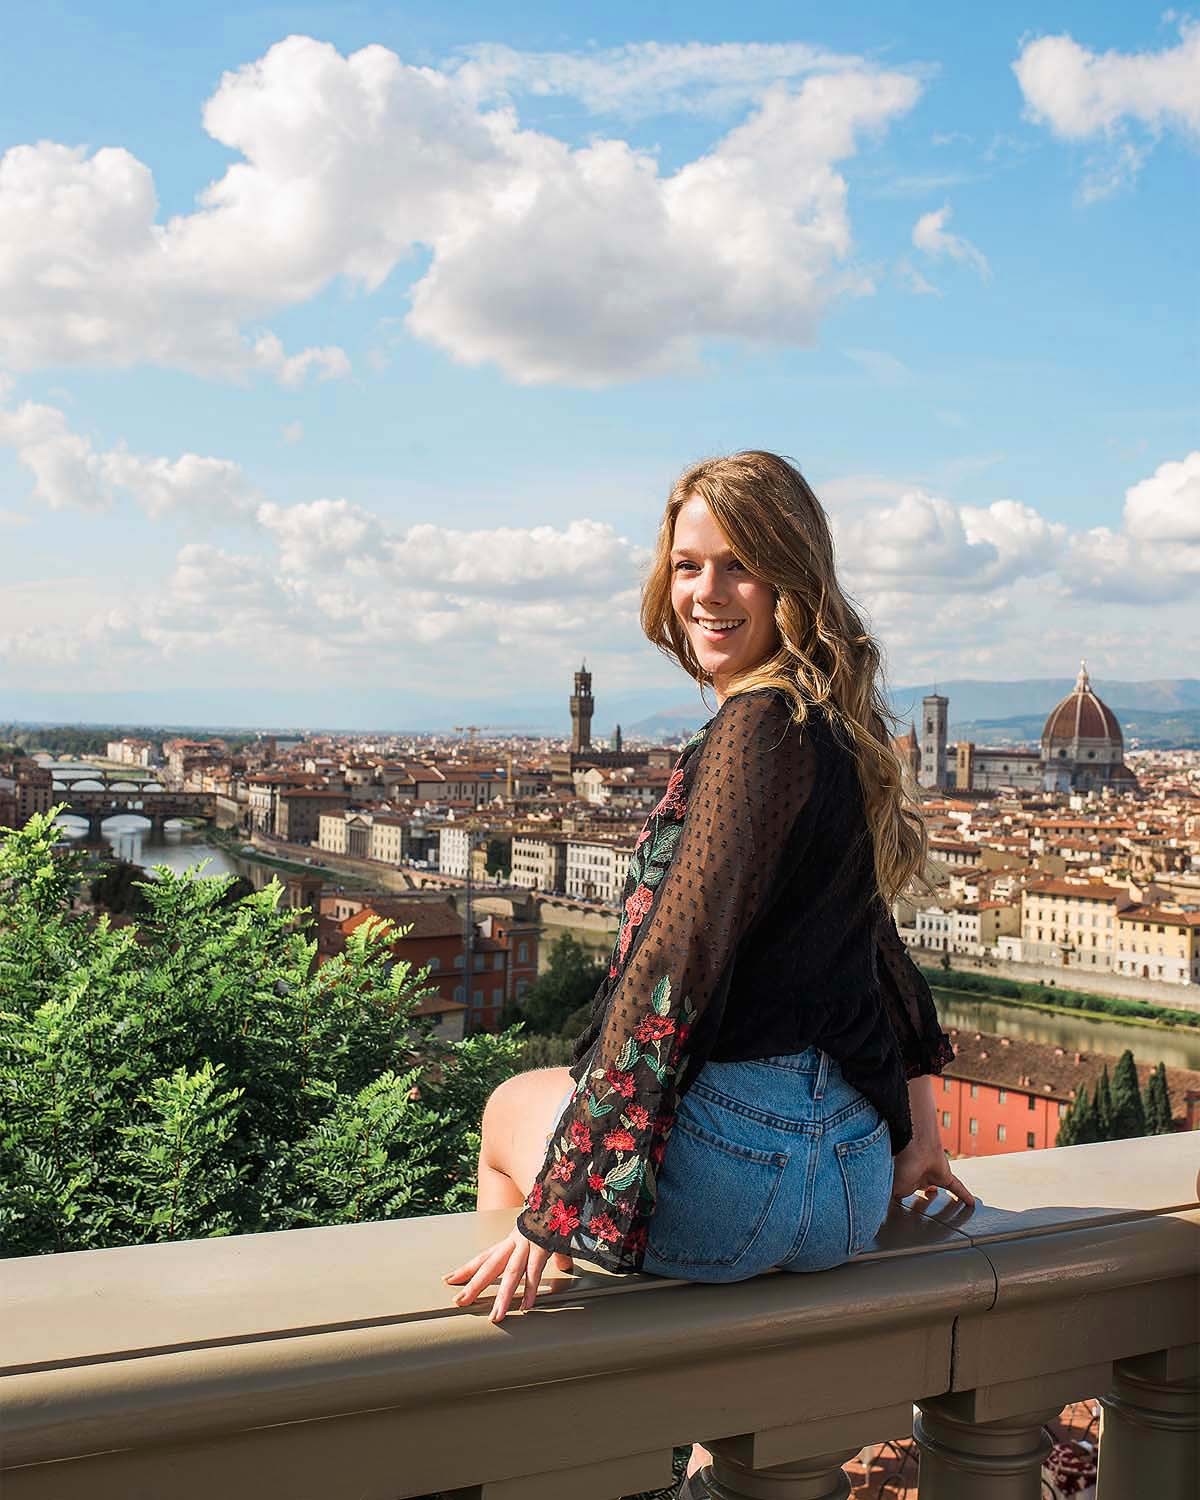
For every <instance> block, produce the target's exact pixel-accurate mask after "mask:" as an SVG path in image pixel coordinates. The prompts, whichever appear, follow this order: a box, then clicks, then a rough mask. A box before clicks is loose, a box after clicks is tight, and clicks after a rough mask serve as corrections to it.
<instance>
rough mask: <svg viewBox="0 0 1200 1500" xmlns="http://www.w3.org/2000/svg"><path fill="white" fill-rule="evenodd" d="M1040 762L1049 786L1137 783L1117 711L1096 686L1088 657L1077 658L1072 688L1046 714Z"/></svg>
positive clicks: (1087, 787) (1052, 788)
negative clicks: (1080, 659) (1098, 691)
mask: <svg viewBox="0 0 1200 1500" xmlns="http://www.w3.org/2000/svg"><path fill="white" fill-rule="evenodd" d="M1042 767H1043V771H1044V778H1045V779H1044V786H1045V789H1046V790H1047V791H1062V792H1066V791H1088V790H1090V789H1091V788H1093V787H1100V786H1116V785H1123V784H1136V777H1135V776H1134V774H1133V772H1132V771H1130V769H1129V767H1128V766H1127V765H1126V764H1125V741H1124V738H1123V737H1122V734H1121V726H1120V724H1118V723H1117V716H1116V714H1114V713H1113V711H1112V709H1111V708H1109V706H1108V704H1107V703H1104V702H1102V701H1101V700H1100V699H1099V698H1098V697H1097V696H1096V694H1095V692H1094V691H1093V689H1092V685H1091V683H1090V682H1089V681H1088V674H1087V663H1086V662H1080V664H1079V676H1078V677H1077V678H1076V679H1075V687H1074V690H1073V691H1072V692H1070V693H1068V695H1067V696H1066V697H1065V698H1064V699H1063V700H1062V702H1061V703H1059V704H1058V705H1057V707H1055V708H1054V709H1052V710H1051V713H1050V716H1049V718H1048V719H1047V720H1046V725H1045V728H1044V729H1043V730H1042Z"/></svg>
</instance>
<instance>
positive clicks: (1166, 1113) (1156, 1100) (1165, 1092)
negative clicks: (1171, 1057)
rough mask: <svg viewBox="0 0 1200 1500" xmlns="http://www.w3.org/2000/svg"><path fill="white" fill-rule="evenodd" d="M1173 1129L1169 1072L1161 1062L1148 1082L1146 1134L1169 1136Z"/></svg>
mask: <svg viewBox="0 0 1200 1500" xmlns="http://www.w3.org/2000/svg"><path fill="white" fill-rule="evenodd" d="M1173 1128H1174V1127H1173V1125H1172V1123H1171V1093H1170V1090H1169V1089H1168V1088H1167V1070H1166V1067H1165V1066H1164V1065H1163V1064H1162V1063H1161V1062H1160V1063H1159V1065H1158V1067H1157V1068H1155V1070H1154V1072H1153V1073H1151V1075H1150V1077H1149V1078H1148V1079H1147V1080H1146V1134H1147V1135H1169V1134H1170V1133H1171V1131H1172V1129H1173Z"/></svg>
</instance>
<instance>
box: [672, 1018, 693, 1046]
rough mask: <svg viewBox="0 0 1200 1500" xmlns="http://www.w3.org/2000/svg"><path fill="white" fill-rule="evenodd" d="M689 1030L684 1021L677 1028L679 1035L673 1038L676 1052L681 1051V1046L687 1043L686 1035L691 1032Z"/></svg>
mask: <svg viewBox="0 0 1200 1500" xmlns="http://www.w3.org/2000/svg"><path fill="white" fill-rule="evenodd" d="M691 1029H692V1028H691V1027H690V1026H689V1025H688V1024H687V1022H686V1021H685V1022H684V1023H683V1025H682V1026H681V1027H680V1028H679V1035H678V1036H677V1037H676V1038H675V1047H676V1050H677V1051H682V1049H683V1045H684V1043H685V1042H686V1041H687V1039H688V1034H689V1032H690V1031H691Z"/></svg>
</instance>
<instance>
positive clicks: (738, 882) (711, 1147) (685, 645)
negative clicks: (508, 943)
mask: <svg viewBox="0 0 1200 1500" xmlns="http://www.w3.org/2000/svg"><path fill="white" fill-rule="evenodd" d="M642 626H643V629H644V630H645V633H646V635H647V636H648V637H649V639H650V640H651V641H652V642H653V643H654V644H655V645H656V646H658V647H659V648H660V649H661V650H662V651H664V652H665V653H666V654H667V655H669V656H671V657H672V658H673V659H674V660H676V661H678V662H679V664H680V665H681V666H682V667H683V668H684V670H685V671H686V672H688V673H689V675H690V676H692V677H693V678H695V679H696V680H697V681H698V682H700V683H701V685H702V688H703V686H704V685H706V684H711V685H712V687H713V688H714V690H715V694H716V698H717V703H718V711H717V713H716V714H715V715H714V717H713V718H711V719H710V720H709V721H708V723H707V724H706V725H705V726H704V727H703V728H702V729H701V730H699V731H698V732H697V733H696V734H695V735H693V736H692V738H691V739H690V740H689V741H688V743H687V744H686V745H685V746H684V748H683V751H682V754H681V755H680V757H679V760H678V762H677V764H676V766H675V769H674V770H673V772H672V773H671V777H670V780H669V782H668V785H667V789H666V794H665V795H664V797H663V799H662V801H661V802H660V803H659V804H658V806H657V807H656V808H655V809H654V811H653V812H652V813H651V815H650V817H649V819H648V820H647V822H646V825H645V827H644V828H643V829H642V831H641V833H640V834H639V836H638V840H637V848H636V849H635V852H634V856H633V859H632V861H631V864H630V871H629V877H628V881H627V884H626V888H625V901H624V914H623V916H622V920H621V926H620V930H619V932H618V935H617V941H616V944H615V946H614V950H613V955H612V962H611V964H610V968H609V972H608V976H607V978H606V979H605V981H604V983H603V984H602V985H601V987H600V989H599V991H598V992H597V995H596V997H595V1000H594V1002H593V1007H592V1020H591V1024H590V1025H589V1027H588V1028H587V1030H586V1031H585V1032H584V1034H583V1035H582V1036H581V1037H580V1038H579V1039H578V1041H577V1042H576V1044H575V1049H574V1059H575V1061H574V1064H573V1065H572V1067H571V1068H570V1069H569V1070H568V1069H566V1068H545V1069H538V1070H536V1071H533V1072H529V1073H523V1074H519V1075H517V1076H516V1077H514V1078H511V1079H509V1080H508V1081H507V1082H506V1083H504V1084H502V1085H501V1086H500V1088H498V1089H497V1090H496V1091H495V1093H494V1094H493V1095H492V1097H491V1099H490V1100H489V1101H488V1105H487V1108H486V1110H485V1112H484V1119H483V1147H482V1150H481V1153H480V1163H479V1200H478V1202H479V1207H480V1208H481V1209H482V1208H496V1207H500V1206H511V1207H514V1208H517V1207H520V1208H521V1209H522V1211H521V1213H520V1215H519V1216H518V1218H517V1222H516V1225H515V1226H514V1228H513V1230H512V1232H511V1233H510V1234H509V1235H507V1236H506V1237H505V1238H504V1239H503V1240H501V1241H500V1242H499V1243H498V1244H496V1245H494V1246H492V1247H491V1248H490V1249H488V1250H485V1251H483V1252H482V1253H480V1254H479V1255H476V1256H475V1257H473V1258H472V1259H471V1260H469V1261H467V1262H466V1263H465V1264H464V1265H462V1266H460V1267H458V1269H457V1270H455V1271H453V1272H451V1273H450V1274H449V1275H448V1276H447V1277H446V1280H447V1281H448V1282H451V1283H462V1282H465V1283H466V1285H465V1286H464V1289H463V1291H462V1292H460V1293H459V1295H458V1296H457V1297H456V1299H455V1300H456V1302H457V1303H458V1304H459V1305H460V1306H461V1305H465V1304H467V1303H470V1302H472V1301H474V1300H475V1298H476V1297H477V1296H478V1295H479V1293H480V1292H481V1291H483V1290H484V1288H486V1287H488V1286H490V1285H491V1284H492V1283H493V1282H495V1281H497V1280H498V1281H499V1289H498V1292H497V1294H496V1297H495V1301H494V1303H493V1307H492V1312H491V1318H492V1321H493V1322H500V1321H501V1320H502V1319H503V1318H504V1316H505V1315H506V1313H507V1311H508V1309H509V1307H510V1305H511V1304H512V1301H513V1298H514V1296H515V1294H516V1290H517V1287H518V1285H519V1284H520V1283H521V1282H522V1281H524V1287H525V1290H524V1295H523V1298H522V1301H521V1307H522V1309H523V1310H524V1309H528V1308H529V1307H531V1306H532V1305H533V1303H534V1300H535V1298H536V1296H537V1291H538V1283H539V1279H540V1276H541V1273H542V1271H543V1269H544V1267H545V1266H546V1264H547V1262H548V1261H549V1260H550V1258H551V1256H554V1258H555V1260H554V1264H555V1266H556V1267H557V1268H558V1269H563V1270H565V1269H569V1268H570V1267H571V1265H572V1257H573V1256H575V1255H578V1256H579V1257H581V1258H582V1259H584V1260H586V1261H589V1262H591V1263H593V1264H596V1265H600V1266H603V1267H605V1268H607V1269H608V1270H610V1271H614V1272H618V1273H627V1272H632V1271H643V1272H651V1273H654V1274H658V1275H664V1276H673V1277H680V1278H683V1279H686V1280H695V1281H736V1280H742V1279H744V1278H746V1277H749V1276H754V1275H758V1274H761V1273H762V1272H763V1271H765V1270H767V1269H770V1268H771V1267H774V1266H778V1267H780V1268H781V1269H783V1270H787V1271H807V1270H821V1269H825V1268H827V1267H829V1266H833V1265H837V1264H839V1263H840V1262H841V1261H844V1260H847V1259H848V1258H849V1257H850V1256H852V1255H853V1254H855V1253H857V1251H858V1250H860V1249H861V1248H862V1247H863V1246H864V1245H865V1244H866V1243H867V1242H868V1241H869V1240H870V1239H871V1237H872V1236H873V1235H874V1233H875V1231H876V1230H877V1229H878V1227H879V1225H880V1223H881V1222H882V1220H883V1218H884V1217H885V1215H886V1213H887V1208H888V1204H889V1201H890V1199H891V1198H893V1197H894V1198H901V1197H904V1196H906V1195H907V1194H909V1193H912V1192H915V1191H930V1190H933V1189H935V1188H937V1187H944V1188H947V1189H949V1190H950V1191H951V1192H952V1193H954V1194H955V1195H956V1196H957V1197H958V1198H960V1199H961V1200H963V1201H964V1202H965V1203H968V1204H972V1205H973V1202H974V1200H973V1199H972V1197H971V1195H970V1193H969V1192H968V1191H967V1189H966V1188H965V1187H964V1186H963V1185H962V1183H960V1182H959V1180H958V1179H957V1178H956V1177H955V1176H954V1175H953V1173H952V1172H951V1171H950V1168H949V1165H948V1162H947V1158H946V1154H945V1152H944V1151H943V1150H942V1147H941V1145H940V1143H939V1140H938V1131H937V1124H936V1116H935V1110H934V1099H933V1090H932V1085H931V1082H930V1075H931V1074H935V1073H939V1072H940V1071H941V1068H942V1067H943V1065H944V1064H945V1063H946V1062H948V1061H949V1060H950V1059H951V1058H952V1057H953V1055H954V1054H953V1049H952V1048H951V1046H950V1043H949V1041H948V1040H947V1038H946V1037H945V1035H944V1034H943V1033H942V1030H941V1028H940V1027H939V1025H938V1023H937V1016H936V1013H935V1011H934V1007H933V1001H932V998H931V996H930V994H929V989H928V986H927V985H926V984H925V982H924V980H923V979H922V977H921V975H920V972H919V971H918V970H917V969H916V968H915V966H914V965H913V964H912V962H911V960H910V959H909V957H908V954H907V951H906V950H905V948H904V945H903V943H902V941H901V940H900V938H899V936H898V934H897V932H896V928H895V924H894V922H893V920H892V916H891V902H892V900H893V899H894V898H895V897H896V895H898V894H899V892H901V891H902V890H903V889H905V887H906V886H907V885H908V884H909V882H910V881H911V880H912V879H913V877H914V876H916V875H918V874H919V872H920V871H921V870H922V869H923V866H924V861H925V852H926V835H925V831H924V827H923V825H922V823H921V821H920V818H919V816H918V815H917V814H916V813H915V812H914V811H912V810H911V809H910V808H909V807H908V806H906V804H905V798H904V794H903V792H902V790H901V786H900V765H899V761H898V759H897V757H896V755H895V753H894V751H893V750H892V749H891V744H890V737H889V735H888V732H887V729H886V728H885V722H884V715H885V712H886V710H885V708H884V704H883V699H882V697H881V695H880V692H879V688H878V686H877V676H878V672H879V652H878V648H877V647H876V645H875V642H874V641H873V640H872V639H871V637H870V636H869V635H868V634H867V632H866V631H865V630H864V628H863V626H862V623H861V622H860V620H859V618H858V615H857V613H856V612H855V610H854V609H853V608H852V606H851V604H850V603H849V602H848V600H847V598H846V596H845V595H844V594H843V592H842V590H841V588H840V587H839V585H838V582H837V579H836V576H835V572H834V559H833V543H832V539H831V537H830V533H829V527H828V522H827V519H826V516H825V514H824V512H823V510H822V509H821V506H820V504H819V503H818V501H817V499H816V497H815V496H814V495H813V493H812V491H811V490H810V489H809V487H808V485H807V484H806V482H805V481H804V479H803V477H802V476H801V475H800V474H799V473H798V471H797V470H796V469H795V468H793V467H792V466H791V465H790V464H788V463H787V462H785V461H784V460H783V459H782V458H779V457H776V456H775V455H773V454H770V453H761V452H746V453H738V454H735V455H733V456H732V457H729V458H721V459H713V460H708V461H705V462H703V463H699V464H696V465H695V466H694V467H692V468H690V469H689V470H687V472H685V473H684V474H683V475H682V476H681V477H680V479H679V481H678V483H677V484H676V485H675V487H674V489H673V490H672V492H671V495H670V498H669V500H668V502H667V508H666V513H665V515H664V518H663V522H662V527H661V530H660V533H659V538H658V545H657V550H656V554H655V557H654V561H653V564H652V567H651V571H650V576H649V578H648V581H647V583H646V587H645V590H644V593H643V599H642ZM564 1091H565V1092H564ZM547 1125H550V1126H551V1127H552V1128H551V1133H550V1135H549V1136H548V1137H547V1136H546V1135H545V1131H546V1128H547ZM694 1466H695V1463H694V1462H693V1467H694ZM689 1472H690V1471H689Z"/></svg>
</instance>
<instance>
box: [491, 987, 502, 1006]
mask: <svg viewBox="0 0 1200 1500" xmlns="http://www.w3.org/2000/svg"><path fill="white" fill-rule="evenodd" d="M492 1004H493V1005H503V1004H504V991H503V990H493V991H492Z"/></svg>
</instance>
